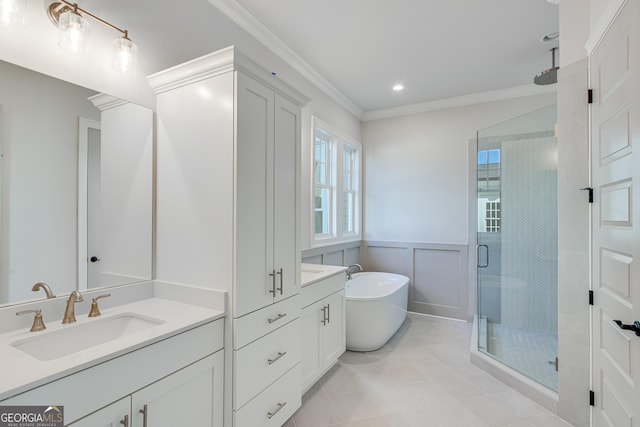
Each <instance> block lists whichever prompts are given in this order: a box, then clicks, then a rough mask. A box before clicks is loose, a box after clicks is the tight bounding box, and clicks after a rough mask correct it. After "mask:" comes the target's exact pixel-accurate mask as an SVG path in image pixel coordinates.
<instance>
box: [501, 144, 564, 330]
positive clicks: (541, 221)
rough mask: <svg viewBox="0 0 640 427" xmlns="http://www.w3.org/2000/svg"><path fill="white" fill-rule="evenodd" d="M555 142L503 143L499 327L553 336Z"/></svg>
mask: <svg viewBox="0 0 640 427" xmlns="http://www.w3.org/2000/svg"><path fill="white" fill-rule="evenodd" d="M557 175H558V174H557V142H556V138H555V137H554V136H553V135H550V136H547V137H537V138H528V139H523V138H518V139H517V140H511V141H504V142H503V143H502V180H501V183H502V189H501V190H502V191H501V202H502V203H501V205H502V218H503V221H502V235H503V236H508V238H506V239H503V240H502V257H501V262H500V266H501V269H502V271H501V274H502V282H501V288H502V293H501V323H502V324H505V325H509V326H512V327H523V328H527V329H534V330H541V331H547V332H553V333H557V330H558V315H557V313H558V292H557V280H558V279H557V278H558V245H557V241H558V237H557V236H558V224H557V210H558V197H557V185H558V178H557Z"/></svg>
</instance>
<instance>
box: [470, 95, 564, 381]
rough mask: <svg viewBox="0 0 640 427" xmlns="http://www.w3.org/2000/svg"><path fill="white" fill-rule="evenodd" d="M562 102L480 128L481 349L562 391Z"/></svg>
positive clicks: (478, 202)
mask: <svg viewBox="0 0 640 427" xmlns="http://www.w3.org/2000/svg"><path fill="white" fill-rule="evenodd" d="M555 123H556V106H555V105H551V106H549V107H546V108H543V109H541V110H537V111H534V112H532V113H529V114H526V115H525V116H521V117H517V118H515V119H512V120H509V121H507V122H504V123H501V124H498V125H495V126H492V127H490V128H486V129H483V130H480V131H478V151H477V171H478V180H477V183H478V187H477V206H478V209H477V212H478V218H477V221H478V235H477V242H478V246H477V253H476V256H477V273H478V349H479V350H480V351H482V352H484V353H486V354H487V355H489V356H491V357H493V358H495V359H497V360H498V361H500V362H501V363H503V364H505V365H507V366H509V367H511V368H513V369H515V370H517V371H519V372H520V373H522V374H524V375H526V376H528V377H530V378H531V379H533V380H535V381H537V382H539V383H541V384H543V385H545V386H546V387H548V388H550V389H552V390H556V391H557V388H558V386H557V384H558V379H557V371H556V363H557V359H556V356H557V348H558V332H557V331H558V309H557V307H558V292H557V284H558V245H557V241H558V238H557V234H558V233H557V210H558V202H557V170H558V167H557V140H556V137H555V136H554V126H555Z"/></svg>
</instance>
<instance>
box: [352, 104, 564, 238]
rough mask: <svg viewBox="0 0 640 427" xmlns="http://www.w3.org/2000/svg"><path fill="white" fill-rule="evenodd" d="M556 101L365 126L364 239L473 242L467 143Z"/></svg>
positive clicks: (481, 106)
mask: <svg viewBox="0 0 640 427" xmlns="http://www.w3.org/2000/svg"><path fill="white" fill-rule="evenodd" d="M554 102H555V94H554V93H547V94H543V95H535V96H530V97H523V98H515V99H509V100H504V101H495V102H488V103H483V104H476V105H470V106H466V107H459V108H451V109H446V110H439V111H433V112H427V113H422V114H415V115H411V116H405V117H397V118H391V119H384V120H376V121H370V122H365V123H364V124H363V130H362V140H363V145H364V193H365V194H364V239H365V240H376V241H400V242H424V243H452V244H467V243H468V240H469V239H468V221H469V218H468V210H469V207H468V204H469V196H468V188H467V187H468V170H469V163H468V162H469V159H468V144H469V140H470V139H474V138H475V137H476V132H477V131H478V130H480V129H483V128H485V127H488V126H491V125H494V124H497V123H500V122H502V121H505V120H507V119H510V118H513V117H517V116H519V115H522V114H524V113H527V112H530V111H533V110H536V109H538V108H541V107H544V106H546V105H550V104H553V103H554Z"/></svg>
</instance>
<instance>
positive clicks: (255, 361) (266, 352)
mask: <svg viewBox="0 0 640 427" xmlns="http://www.w3.org/2000/svg"><path fill="white" fill-rule="evenodd" d="M300 333H301V332H300V319H296V320H294V321H293V322H289V323H288V324H286V325H285V326H283V327H282V328H280V329H277V330H275V331H274V332H272V333H270V334H269V335H267V336H265V337H262V338H260V339H259V340H256V341H254V342H252V343H251V344H249V345H247V346H245V347H243V348H241V349H240V350H237V351H235V352H234V377H235V383H236V387H235V392H234V400H233V402H234V405H233V407H234V408H241V407H242V406H243V405H244V404H245V403H247V402H248V401H249V400H250V399H251V398H252V397H254V396H255V395H257V394H258V393H260V392H261V391H262V390H263V389H265V388H266V387H267V386H269V384H271V383H272V382H274V381H275V380H276V379H278V378H279V377H280V376H282V374H284V373H285V372H287V371H288V370H289V369H291V368H292V367H293V366H294V365H296V364H297V363H298V362H300Z"/></svg>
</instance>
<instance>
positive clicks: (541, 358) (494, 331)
mask: <svg viewBox="0 0 640 427" xmlns="http://www.w3.org/2000/svg"><path fill="white" fill-rule="evenodd" d="M487 327H488V339H487V346H488V352H489V353H490V354H491V355H493V356H494V357H495V358H496V359H498V360H500V361H501V362H503V363H504V364H506V365H507V366H509V367H511V368H513V369H515V370H517V371H518V372H520V373H522V374H524V375H526V376H528V377H529V378H531V379H533V380H535V381H537V382H539V383H540V384H542V385H544V386H546V387H549V388H550V389H552V390H555V391H557V390H558V373H557V372H556V369H555V358H556V356H557V354H558V335H557V334H553V333H548V332H542V331H535V330H529V329H524V328H516V327H512V326H508V325H502V324H499V323H490V322H489V323H488V325H487Z"/></svg>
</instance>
